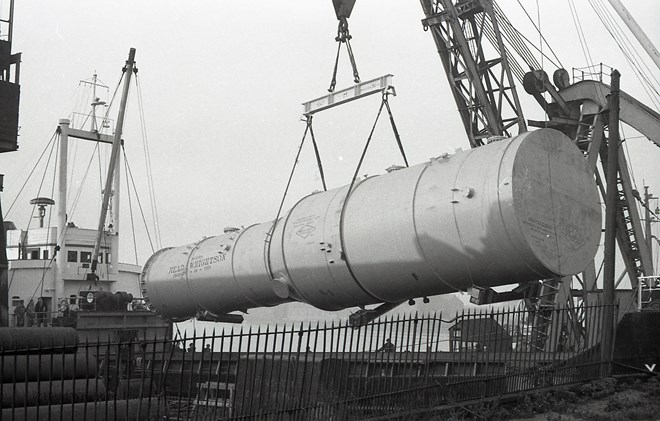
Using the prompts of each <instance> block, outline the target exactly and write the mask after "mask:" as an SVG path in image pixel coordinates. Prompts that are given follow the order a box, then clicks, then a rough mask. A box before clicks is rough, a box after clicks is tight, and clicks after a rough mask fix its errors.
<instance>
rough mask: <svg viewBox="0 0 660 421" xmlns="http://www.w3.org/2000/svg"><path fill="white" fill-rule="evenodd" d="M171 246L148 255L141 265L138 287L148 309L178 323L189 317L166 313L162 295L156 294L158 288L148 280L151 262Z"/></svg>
mask: <svg viewBox="0 0 660 421" xmlns="http://www.w3.org/2000/svg"><path fill="white" fill-rule="evenodd" d="M172 248H173V247H165V248H163V249H160V250H158V251H157V252H155V253H154V254H152V255H151V257H149V259H148V260H147V262H146V263H145V264H144V266H143V267H142V273H141V274H140V288H141V292H142V297H143V298H144V302H145V304H146V305H147V308H148V309H149V311H151V312H153V313H156V314H157V315H158V316H159V317H160V318H162V319H164V320H169V321H172V322H174V323H179V322H183V321H186V320H188V319H190V318H191V317H186V318H180V317H174V316H173V315H172V314H168V312H167V311H166V307H163V306H162V302H163V300H162V299H161V298H162V297H160V296H159V294H158V289H157V288H156V287H155V285H152V284H150V282H149V275H150V269H151V267H152V266H153V264H154V263H155V262H156V260H158V259H159V258H160V257H161V256H162V255H163V253H165V252H166V251H168V250H171V249H172Z"/></svg>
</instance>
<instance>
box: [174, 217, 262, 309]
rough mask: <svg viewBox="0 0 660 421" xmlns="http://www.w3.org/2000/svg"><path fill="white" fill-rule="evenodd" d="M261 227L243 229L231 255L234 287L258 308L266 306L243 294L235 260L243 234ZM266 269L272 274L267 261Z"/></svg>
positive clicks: (255, 225)
mask: <svg viewBox="0 0 660 421" xmlns="http://www.w3.org/2000/svg"><path fill="white" fill-rule="evenodd" d="M259 225H262V224H259V223H257V224H252V225H250V226H248V227H247V228H243V229H242V230H241V231H240V232H239V233H238V236H237V237H236V239H235V240H234V246H233V250H232V253H231V280H232V282H233V283H234V285H235V286H236V289H237V290H238V291H240V292H241V295H242V296H243V297H244V298H245V299H246V300H247V301H249V302H251V303H252V304H254V305H256V306H262V305H264V304H263V303H259V302H257V301H255V300H253V299H251V298H250V297H249V296H247V295H246V294H243V288H241V286H240V285H239V284H238V280H237V279H236V265H235V259H236V254H237V253H236V250H237V249H238V242H239V241H240V240H241V238H242V237H243V234H245V233H246V232H247V231H248V230H249V229H251V228H254V227H257V226H259ZM273 231H274V229H273ZM271 240H272V237H271ZM264 268H265V271H266V273H268V274H270V273H271V272H270V270H269V268H268V266H267V265H266V262H265V261H264ZM186 270H187V269H186Z"/></svg>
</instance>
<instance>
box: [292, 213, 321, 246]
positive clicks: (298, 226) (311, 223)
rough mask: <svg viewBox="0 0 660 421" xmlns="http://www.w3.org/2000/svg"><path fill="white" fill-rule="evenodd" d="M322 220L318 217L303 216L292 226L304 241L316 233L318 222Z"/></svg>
mask: <svg viewBox="0 0 660 421" xmlns="http://www.w3.org/2000/svg"><path fill="white" fill-rule="evenodd" d="M319 219H320V216H318V215H309V216H302V217H300V218H298V219H296V220H295V221H293V223H292V224H291V225H292V227H293V229H292V231H293V232H294V233H295V234H296V235H297V236H298V237H300V238H302V239H303V240H305V239H307V237H309V236H310V235H312V233H314V231H316V224H317V221H318V220H319Z"/></svg>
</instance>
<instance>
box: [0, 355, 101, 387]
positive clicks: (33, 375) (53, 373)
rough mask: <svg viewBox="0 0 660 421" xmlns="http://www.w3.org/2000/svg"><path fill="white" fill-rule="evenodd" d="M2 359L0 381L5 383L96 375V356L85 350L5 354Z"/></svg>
mask: <svg viewBox="0 0 660 421" xmlns="http://www.w3.org/2000/svg"><path fill="white" fill-rule="evenodd" d="M0 360H1V361H2V363H1V364H0V382H2V383H5V384H11V383H16V382H26V381H28V382H31V381H38V380H47V379H51V380H61V379H80V378H89V377H96V358H95V357H93V356H92V355H88V353H86V352H84V350H78V352H77V353H76V354H73V353H70V354H61V353H56V354H39V355H24V354H18V355H4V356H3V357H2V358H0ZM40 377H41V378H40Z"/></svg>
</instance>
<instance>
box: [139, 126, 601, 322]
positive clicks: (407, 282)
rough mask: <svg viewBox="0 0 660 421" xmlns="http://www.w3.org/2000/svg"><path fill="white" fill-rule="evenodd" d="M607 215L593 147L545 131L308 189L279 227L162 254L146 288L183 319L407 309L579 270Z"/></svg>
mask: <svg viewBox="0 0 660 421" xmlns="http://www.w3.org/2000/svg"><path fill="white" fill-rule="evenodd" d="M600 218H601V210H600V205H599V203H598V196H597V191H596V186H595V183H594V180H593V178H592V176H591V175H590V173H589V171H588V168H587V164H586V162H585V159H584V157H583V155H582V153H581V152H580V151H579V150H578V148H577V147H576V146H575V145H574V144H573V142H571V141H570V140H569V139H568V138H567V137H565V136H564V135H563V134H561V133H559V132H557V131H555V130H550V129H542V130H537V131H534V132H528V133H524V134H521V135H519V136H516V137H514V138H512V139H508V140H501V141H498V142H494V143H491V144H489V145H486V146H482V147H479V148H475V149H470V150H468V151H464V152H459V153H456V154H454V155H451V156H443V157H439V158H435V159H432V160H431V161H430V162H427V163H425V164H421V165H417V166H413V167H410V168H405V169H401V170H398V171H393V172H391V173H388V174H383V175H380V176H375V177H370V178H367V179H363V180H361V181H359V182H357V183H356V184H355V185H354V187H353V190H352V191H351V192H350V194H348V186H344V187H340V188H337V189H334V190H330V191H326V192H320V193H314V194H311V195H309V196H307V197H305V198H303V199H301V200H300V201H299V202H298V203H296V204H295V206H294V207H293V208H292V209H291V210H290V211H289V212H288V213H286V215H285V216H283V217H282V218H280V219H279V220H277V221H276V222H275V225H274V227H273V222H265V223H261V224H256V225H252V226H249V227H247V228H245V229H241V230H238V231H232V232H227V233H225V234H224V235H220V236H217V237H210V238H205V239H204V240H202V241H200V242H198V243H195V244H190V245H186V246H182V247H177V248H169V249H164V250H161V251H159V252H157V253H156V254H154V255H153V256H152V257H151V258H150V259H149V261H148V262H147V264H146V265H145V268H144V271H143V275H142V282H143V286H144V293H145V296H146V297H147V299H148V300H149V303H150V304H151V306H152V308H153V309H155V310H156V311H158V312H159V313H161V314H162V315H164V316H166V317H172V318H177V319H180V318H187V317H192V316H194V315H196V314H198V313H200V312H202V313H203V312H205V311H208V312H210V313H214V314H225V313H228V312H231V311H234V310H247V309H249V308H254V307H263V306H273V305H277V304H280V303H284V302H287V301H291V300H296V301H302V302H306V303H309V304H311V305H313V306H316V307H318V308H321V309H325V310H339V309H343V308H347V307H352V306H358V305H365V304H373V303H380V302H399V301H404V300H407V299H409V298H415V297H422V296H430V295H438V294H445V293H451V292H455V291H458V290H465V289H467V288H468V287H470V286H472V285H478V286H496V285H505V284H513V283H518V282H525V281H530V280H535V279H541V278H547V277H552V276H556V275H562V276H564V275H572V274H576V273H579V272H581V271H582V270H583V269H584V268H585V267H586V265H587V264H588V262H589V261H591V259H593V257H594V254H595V253H596V249H597V245H598V241H599V238H600V231H601V219H600ZM271 231H272V232H271ZM269 233H271V235H269Z"/></svg>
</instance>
